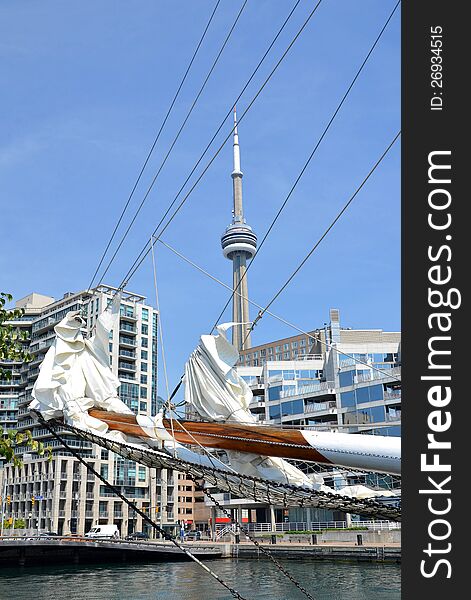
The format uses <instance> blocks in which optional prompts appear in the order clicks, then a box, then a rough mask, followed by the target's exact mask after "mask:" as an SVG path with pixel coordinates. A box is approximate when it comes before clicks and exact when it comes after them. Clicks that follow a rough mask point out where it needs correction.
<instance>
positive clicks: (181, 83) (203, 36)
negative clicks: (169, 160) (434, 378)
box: [88, 0, 221, 289]
mask: <svg viewBox="0 0 471 600" xmlns="http://www.w3.org/2000/svg"><path fill="white" fill-rule="evenodd" d="M220 2H221V0H217V2H216V4H215V6H214V9H213V11H212V13H211V16H210V17H209V21H208V22H207V24H206V27H205V28H204V31H203V34H202V36H201V38H200V40H199V42H198V45H197V46H196V49H195V51H194V52H193V56H192V57H191V60H190V63H189V64H188V67H187V68H186V71H185V74H184V75H183V78H182V80H181V81H180V85H179V86H178V89H177V91H176V93H175V96H174V97H173V100H172V102H171V103H170V106H169V108H168V110H167V114H166V115H165V118H164V120H163V122H162V124H161V126H160V129H159V131H158V132H157V135H156V137H155V139H154V142H153V144H152V146H151V148H150V150H149V152H148V154H147V157H146V159H145V161H144V164H143V165H142V168H141V170H140V172H139V175H138V177H137V179H136V182H135V183H134V186H133V188H132V190H131V193H130V194H129V197H128V199H127V202H126V204H125V205H124V208H123V210H122V212H121V215H120V216H119V219H118V222H117V223H116V226H115V228H114V230H113V233H112V234H111V237H110V239H109V241H108V244H107V246H106V248H105V250H104V252H103V254H102V256H101V258H100V261H99V263H98V266H97V268H96V270H95V273H94V274H93V277H92V279H91V281H90V284H89V286H88V289H91V287H92V285H93V282H94V281H95V277H96V276H97V274H98V271H99V270H100V267H101V265H102V263H103V261H104V259H105V256H106V254H107V252H108V250H109V248H110V246H111V243H112V241H113V239H114V236H115V235H116V232H117V231H118V228H119V226H120V224H121V221H122V220H123V217H124V214H125V212H126V210H127V208H128V206H129V203H130V202H131V199H132V197H133V195H134V192H135V191H136V188H137V186H138V184H139V182H140V180H141V177H142V174H143V173H144V170H145V168H146V166H147V163H148V162H149V160H150V157H151V155H152V153H153V151H154V148H155V146H156V144H157V142H158V141H159V138H160V134H161V133H162V130H163V128H164V127H165V124H166V123H167V119H168V118H169V116H170V113H171V112H172V109H173V106H174V104H175V102H176V100H177V98H178V96H179V94H180V91H181V89H182V87H183V84H184V83H185V80H186V78H187V76H188V73H189V72H190V69H191V66H192V65H193V62H194V60H195V58H196V55H197V54H198V51H199V49H200V47H201V44H202V43H203V40H204V38H205V36H206V33H207V31H208V29H209V26H210V25H211V22H212V20H213V17H214V15H215V13H216V10H217V8H218V6H219V4H220ZM102 280H103V278H102Z"/></svg>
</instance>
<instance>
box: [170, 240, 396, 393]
mask: <svg viewBox="0 0 471 600" xmlns="http://www.w3.org/2000/svg"><path fill="white" fill-rule="evenodd" d="M159 242H160V243H161V244H163V245H164V246H165V247H166V248H168V249H169V250H170V251H171V252H173V253H174V254H176V255H177V256H178V257H180V258H181V259H182V260H184V261H185V262H186V263H188V264H189V265H191V266H192V267H194V268H195V269H197V270H198V271H200V272H201V273H203V274H204V275H206V276H207V277H209V279H212V280H213V281H215V282H216V283H218V284H219V285H222V286H223V287H225V288H226V289H228V290H232V288H231V287H230V286H228V285H227V284H226V283H224V282H223V281H221V280H220V279H218V278H217V277H214V275H211V273H209V272H208V271H206V270H205V269H203V268H202V267H200V266H199V265H197V264H196V263H195V262H193V261H192V260H190V259H189V258H187V257H186V256H184V255H183V254H181V253H180V252H178V250H175V248H172V246H170V245H169V244H167V243H166V242H164V241H163V240H161V239H159ZM235 293H236V294H237V295H238V296H240V297H241V298H243V299H245V300H248V302H249V303H250V304H252V305H253V306H256V307H257V308H258V309H260V312H262V311H264V312H265V313H266V314H268V315H270V316H271V317H273V318H274V319H277V320H278V321H280V322H281V323H283V324H284V325H288V326H289V327H292V328H293V329H295V330H296V331H299V333H302V334H304V335H306V336H308V337H309V336H311V334H310V333H309V332H307V331H304V329H301V328H300V327H298V326H297V325H294V324H293V323H290V322H289V321H287V320H286V319H284V318H283V317H280V316H279V315H276V314H275V313H274V312H271V311H269V310H267V309H266V308H265V309H264V307H263V306H262V305H261V304H257V303H256V302H254V301H253V300H251V299H250V298H249V297H247V296H243V295H242V294H241V293H240V292H235ZM317 341H318V342H319V343H320V344H321V345H323V346H324V347H326V348H327V349H329V350H333V351H335V352H337V354H341V355H342V356H346V357H347V358H350V359H351V360H353V361H354V362H355V363H358V364H361V365H365V366H366V367H368V368H370V369H372V370H373V371H377V372H378V373H381V374H382V375H386V376H387V377H389V378H391V379H393V380H394V381H399V382H400V381H401V379H399V378H397V377H395V376H394V375H391V374H390V373H388V372H387V371H384V370H383V369H379V368H378V367H374V366H373V365H371V364H369V363H367V362H366V361H363V360H360V359H359V358H355V357H354V356H353V355H352V354H348V353H347V352H343V351H342V350H339V349H338V348H337V347H336V346H334V345H332V344H329V342H324V341H323V340H321V339H320V338H319V339H317ZM180 384H181V382H180ZM180 384H179V385H180Z"/></svg>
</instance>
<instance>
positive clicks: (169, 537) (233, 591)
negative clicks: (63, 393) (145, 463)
mask: <svg viewBox="0 0 471 600" xmlns="http://www.w3.org/2000/svg"><path fill="white" fill-rule="evenodd" d="M35 414H36V416H37V419H38V421H39V422H40V423H41V425H43V426H44V427H46V428H47V429H48V430H49V432H50V433H51V434H52V435H53V436H54V437H55V438H56V439H57V441H58V442H59V443H60V444H62V445H63V446H64V448H65V449H66V450H67V451H68V452H70V453H71V454H72V456H74V457H75V458H76V459H77V460H78V461H79V462H81V463H82V464H83V465H85V467H86V468H87V470H88V471H90V472H91V473H93V474H94V475H95V477H98V479H100V481H102V482H103V483H104V484H105V485H106V486H108V487H109V488H110V489H111V490H112V491H113V493H114V494H115V495H116V496H118V497H119V498H121V500H123V502H124V503H125V504H127V506H129V508H131V509H132V510H133V511H134V512H136V513H137V514H138V515H140V516H141V517H142V519H143V520H144V521H146V523H149V525H150V526H151V527H153V528H154V529H155V530H156V531H157V532H158V533H159V534H160V535H161V536H162V537H163V538H164V539H165V540H167V541H169V542H171V543H172V544H173V545H174V546H176V547H177V548H178V549H179V550H181V551H182V552H184V553H185V554H186V555H187V556H188V558H190V559H191V560H193V561H194V562H195V563H197V564H198V565H199V566H200V567H202V568H203V569H204V570H205V571H206V572H207V573H208V574H209V575H211V577H213V578H214V579H216V581H218V582H219V583H220V584H221V585H222V586H223V587H225V588H226V589H227V590H229V592H230V593H231V594H232V596H233V597H234V598H237V599H239V600H246V599H245V598H244V597H243V596H241V595H240V593H239V592H238V591H237V590H236V589H234V588H232V587H231V586H230V585H229V584H227V583H226V582H225V581H224V580H223V579H221V577H219V575H217V573H215V572H214V571H213V570H212V569H210V568H209V567H208V566H207V565H205V564H204V563H203V562H202V561H200V560H199V558H197V557H196V556H195V555H194V554H192V552H190V550H188V549H187V548H185V547H184V546H182V545H181V544H180V543H179V542H178V541H177V540H176V539H175V538H174V536H172V535H170V534H169V533H168V532H167V531H165V529H162V528H161V527H160V526H159V525H158V524H157V523H156V522H155V521H153V520H152V519H151V518H150V517H149V516H148V515H146V514H145V513H144V512H143V511H142V510H140V508H138V506H137V505H136V504H135V503H134V502H131V501H130V500H128V498H127V497H126V496H125V495H124V494H122V493H121V491H120V490H119V488H117V487H116V486H114V485H113V484H112V483H110V482H109V481H108V480H107V479H106V478H105V477H103V476H102V475H101V473H99V472H98V471H96V470H95V468H94V467H93V466H92V464H91V463H88V462H86V461H85V460H84V459H83V458H82V456H80V453H79V452H77V451H76V450H75V449H74V448H72V446H69V444H68V443H67V442H66V441H65V439H64V438H63V437H61V436H60V435H59V434H58V433H57V432H56V431H55V429H54V428H53V427H52V426H51V425H50V424H49V422H48V421H46V420H45V419H44V418H43V417H42V415H41V414H40V413H35ZM75 431H76V430H75ZM82 437H83V436H82Z"/></svg>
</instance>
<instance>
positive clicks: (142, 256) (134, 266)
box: [118, 0, 322, 290]
mask: <svg viewBox="0 0 471 600" xmlns="http://www.w3.org/2000/svg"><path fill="white" fill-rule="evenodd" d="M321 2H322V0H318V2H317V4H316V5H315V7H314V8H313V10H312V11H311V12H310V13H309V15H308V17H307V18H306V20H305V21H304V23H303V24H302V25H301V27H300V28H299V30H298V32H297V33H296V35H295V36H294V38H293V39H292V40H291V42H290V43H289V45H288V47H287V48H286V50H285V51H284V52H283V54H282V55H281V57H280V59H279V60H278V62H277V63H276V65H275V66H274V67H273V69H272V70H271V71H270V73H269V75H268V76H267V77H266V79H265V80H264V82H263V84H262V85H261V86H260V88H259V89H258V91H257V92H256V94H255V95H254V97H253V98H252V100H251V101H250V103H249V104H248V106H247V108H246V109H245V110H244V112H243V113H242V114H241V116H240V117H239V118H238V123H240V122H241V121H242V120H243V118H244V117H245V115H246V114H247V112H248V111H249V110H250V109H251V107H252V106H253V104H254V102H255V101H256V99H257V98H258V97H259V95H260V94H261V93H262V91H263V90H264V88H265V87H266V85H267V84H268V82H269V81H270V79H271V78H272V76H273V75H274V73H275V72H276V71H277V69H278V67H279V66H280V65H281V63H282V62H283V60H284V59H285V57H286V56H287V54H288V53H289V51H290V50H291V48H292V47H293V45H294V44H295V42H296V41H297V39H298V38H299V36H300V35H301V33H302V32H303V31H304V29H305V28H306V26H307V24H308V23H309V21H310V20H311V18H312V17H313V16H314V13H315V12H316V10H317V8H318V7H319V6H320V4H321ZM283 26H284V24H283ZM262 60H263V59H262ZM257 69H258V67H257ZM231 111H232V107H231ZM229 114H230V113H229ZM226 118H227V117H226ZM221 127H222V126H221ZM234 129H235V125H234V126H233V127H232V128H231V130H230V132H229V134H228V135H227V137H226V138H225V139H224V141H223V142H222V144H221V145H220V146H219V148H218V149H217V151H216V152H215V154H214V155H213V156H212V158H211V159H210V161H209V162H208V163H207V164H206V166H205V168H204V169H203V170H202V172H201V173H200V175H199V176H198V178H197V179H196V181H195V182H194V184H193V185H192V186H191V188H190V190H189V191H188V192H187V194H186V195H185V196H184V197H183V199H182V201H181V202H180V204H179V205H178V206H177V208H176V209H175V211H174V212H173V214H172V215H171V217H170V218H169V220H168V221H167V223H166V224H165V225H164V227H163V228H162V230H161V231H160V233H159V235H158V236H156V233H157V230H158V229H159V227H160V225H161V224H162V223H163V221H164V219H165V217H166V216H167V214H168V213H169V212H170V210H171V208H172V207H173V205H174V204H175V202H176V201H177V200H178V197H179V196H180V193H181V191H182V190H183V188H184V187H185V185H186V183H187V182H188V180H189V179H190V177H191V175H192V174H193V172H194V171H195V170H196V167H197V165H198V164H199V163H200V162H201V160H202V159H203V157H204V155H205V153H206V150H205V151H204V152H203V154H202V155H201V157H200V159H199V160H198V162H197V164H196V165H195V167H193V170H192V171H191V173H190V175H189V176H188V177H187V179H186V181H185V183H184V184H183V186H182V187H181V188H180V190H179V191H178V193H177V195H176V196H175V198H174V199H173V201H172V202H171V204H170V206H169V207H168V209H167V211H166V213H165V214H164V216H163V217H162V219H161V220H160V222H159V224H158V225H157V227H156V228H155V229H154V231H153V233H152V237H153V239H154V243H155V242H156V241H157V240H158V239H159V238H160V237H161V236H162V234H163V233H164V231H165V230H166V229H167V227H168V226H169V225H170V223H171V222H172V221H173V219H174V218H175V216H176V215H177V214H178V212H179V211H180V209H181V208H182V206H183V205H184V204H185V202H186V200H187V199H188V197H189V196H190V194H191V193H192V192H193V190H194V189H195V188H196V186H197V185H198V183H199V182H200V181H201V179H202V178H203V177H204V175H205V174H206V172H207V171H208V169H209V168H210V166H211V165H212V164H213V162H214V161H215V160H216V158H217V156H218V155H219V153H220V152H221V150H222V149H223V148H224V146H225V145H226V143H227V141H228V140H229V139H230V138H231V136H232V133H233V131H234ZM149 251H150V250H149V249H147V243H146V244H145V246H144V247H143V249H142V250H141V252H140V253H139V255H138V257H137V258H136V260H135V261H134V263H133V264H132V265H131V267H130V269H129V270H128V272H127V273H126V275H125V277H124V279H123V281H122V282H121V285H120V286H119V288H118V290H121V289H123V288H124V286H125V285H127V284H128V282H129V280H130V279H131V277H132V276H133V275H134V274H135V273H136V271H137V270H138V269H139V267H140V266H141V264H142V263H143V262H144V260H145V258H146V256H147V255H148V253H149Z"/></svg>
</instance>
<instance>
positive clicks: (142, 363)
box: [141, 362, 147, 371]
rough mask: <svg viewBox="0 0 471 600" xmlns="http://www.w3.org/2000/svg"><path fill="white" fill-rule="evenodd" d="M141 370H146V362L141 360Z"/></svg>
mask: <svg viewBox="0 0 471 600" xmlns="http://www.w3.org/2000/svg"><path fill="white" fill-rule="evenodd" d="M141 371H147V363H145V362H141Z"/></svg>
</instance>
